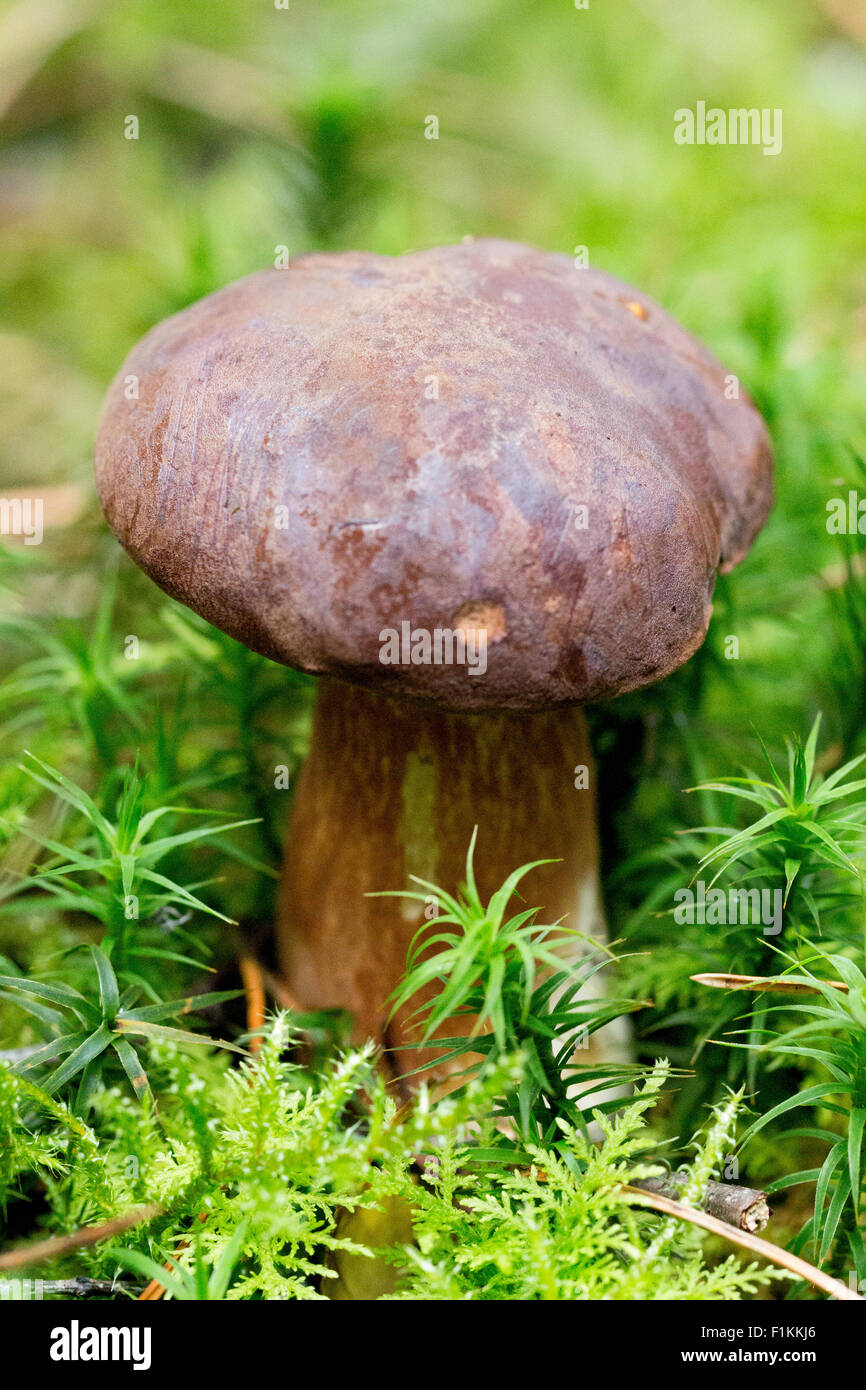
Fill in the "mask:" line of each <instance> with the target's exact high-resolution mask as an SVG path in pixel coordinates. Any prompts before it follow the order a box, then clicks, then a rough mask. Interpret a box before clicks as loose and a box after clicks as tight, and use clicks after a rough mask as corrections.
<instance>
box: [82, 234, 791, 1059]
mask: <svg viewBox="0 0 866 1390" xmlns="http://www.w3.org/2000/svg"><path fill="white" fill-rule="evenodd" d="M131 381H132V382H134V383H135V389H134V390H131V389H130V382H131ZM96 478H97V484H98V489H99V494H100V498H101V500H102V505H103V508H104V510H105V514H106V516H107V518H108V521H109V523H110V525H111V526H112V528H113V530H114V532H115V534H116V535H117V537H118V538H119V540H120V541H121V543H122V544H123V545H124V546H125V547H126V549H127V550H128V552H129V553H130V555H131V556H132V557H133V559H134V560H135V561H136V563H137V564H138V565H140V567H141V568H142V569H143V570H144V571H145V572H146V573H147V574H148V575H150V577H151V578H152V579H153V580H155V582H156V583H157V584H158V585H159V586H160V587H161V588H162V589H164V590H165V591H166V592H167V593H169V594H171V595H172V596H173V597H174V598H176V599H179V600H181V602H183V603H185V604H187V605H188V606H189V607H190V608H192V609H194V610H195V611H196V612H197V613H200V614H201V615H203V616H204V617H205V618H206V619H208V620H209V621H210V622H212V623H214V624H216V626H217V627H220V628H222V629H223V630H224V631H225V632H227V633H230V634H231V635H232V636H233V637H235V638H237V639H238V640H239V641H241V642H244V643H246V645H247V646H248V647H250V648H252V649H253V650H254V651H257V652H261V653H263V654H264V655H265V656H268V657H270V658H272V659H273V660H274V661H278V662H284V663H286V664H287V665H290V666H294V667H297V668H300V669H301V670H304V671H308V672H314V673H316V674H318V675H319V676H321V680H320V682H319V686H318V700H317V707H316V713H315V719H314V726H313V734H312V741H311V745H310V750H309V755H308V757H307V760H306V762H305V764H304V766H303V769H302V771H301V774H300V778H299V781H298V785H297V788H296V792H295V799H294V806H293V813H292V821H291V829H290V834H289V841H288V849H287V852H286V858H285V867H284V877H283V883H282V889H281V895H280V914H279V933H278V934H279V950H280V956H281V964H282V968H283V970H284V972H285V975H286V978H287V981H288V984H289V986H290V988H291V990H292V992H293V994H294V995H295V997H296V998H297V999H298V1000H299V1001H300V1003H301V1004H302V1005H304V1006H305V1007H310V1008H318V1007H344V1008H347V1009H349V1010H351V1012H352V1013H353V1015H354V1018H355V1027H356V1033H357V1036H358V1037H367V1036H373V1037H376V1038H379V1039H380V1040H384V1041H386V1042H387V1043H388V1044H389V1045H390V1046H391V1047H393V1048H394V1050H395V1054H396V1055H395V1064H396V1066H398V1067H400V1066H403V1065H405V1064H406V1062H407V1061H408V1063H409V1064H410V1065H415V1064H416V1061H415V1055H414V1054H406V1053H404V1054H402V1055H401V1053H400V1047H401V1044H402V1042H403V1041H404V1039H405V1027H406V1023H405V1019H402V1018H398V1019H397V1020H396V1022H395V1023H394V1024H393V1025H392V1027H391V1029H390V1031H389V1029H388V1027H387V1023H386V1020H387V1005H386V1000H387V997H388V995H389V993H390V992H391V990H392V989H393V988H394V986H395V985H396V983H397V982H398V980H399V978H400V976H401V974H402V971H403V969H404V965H405V959H406V950H407V946H408V943H409V941H410V940H411V938H412V936H413V934H414V933H415V932H416V930H417V929H418V927H419V925H422V924H423V921H424V907H423V905H418V904H415V903H412V904H407V903H406V902H405V901H404V900H402V899H396V898H375V897H370V896H368V895H369V894H371V893H375V892H377V891H378V890H383V889H391V888H394V887H395V886H396V887H399V886H401V885H402V884H404V883H405V882H406V880H407V876H408V875H410V874H414V875H417V876H418V877H420V878H422V879H426V880H428V881H431V882H435V883H438V884H441V885H443V886H445V887H447V888H449V889H450V890H454V889H455V888H456V887H457V885H458V883H459V881H460V879H461V877H462V873H463V868H464V861H465V855H466V850H467V845H468V843H469V840H470V837H471V834H472V830H473V827H474V826H476V825H477V826H478V841H477V854H476V868H477V875H478V880H479V888H480V890H481V892H482V894H484V893H490V892H492V891H493V890H494V889H495V888H496V887H498V886H499V884H500V883H501V882H502V880H503V879H504V878H505V876H506V875H507V873H508V872H510V871H511V870H512V869H513V868H515V866H517V865H518V864H521V863H523V862H525V861H527V860H529V859H542V858H544V859H549V858H553V859H557V860H558V861H559V862H558V863H556V864H549V865H547V866H545V867H544V868H542V869H539V870H538V871H537V872H536V874H535V877H534V882H533V890H532V901H533V902H534V903H536V902H537V903H538V904H539V905H540V906H541V907H542V909H543V911H544V913H545V915H546V917H547V919H548V920H552V919H555V918H562V919H563V922H564V925H566V926H570V927H573V928H576V929H578V930H579V931H581V932H582V933H585V934H588V935H591V936H595V937H599V938H601V937H603V934H604V926H603V915H602V907H601V898H600V892H599V879H598V845H597V830H596V818H595V787H594V777H595V774H594V770H593V762H592V753H591V749H590V743H589V738H588V734H587V726H586V721H585V718H584V714H583V711H582V708H581V707H582V706H583V705H584V704H586V703H587V702H591V701H599V700H606V699H609V698H611V697H612V696H615V695H618V694H620V693H622V692H624V691H628V690H634V689H636V688H638V687H640V686H644V685H647V684H649V683H651V682H653V681H657V680H660V679H661V678H662V677H663V676H666V675H667V674H668V673H669V672H671V671H673V670H674V669H675V668H676V667H678V666H679V665H681V663H683V662H684V661H686V660H687V659H688V658H689V657H690V656H691V655H692V653H693V652H694V651H695V650H696V648H697V647H698V646H699V645H700V644H701V642H702V641H703V638H704V635H705V633H706V629H707V624H708V621H709V617H710V612H711V596H712V591H713V585H714V581H715V578H716V574H717V573H718V572H719V571H720V570H721V571H723V572H724V571H727V570H730V569H731V568H732V567H733V566H734V565H736V564H737V563H738V562H739V561H740V560H741V559H742V558H743V556H744V555H745V553H746V551H747V550H748V548H749V546H750V544H751V542H752V540H753V539H754V537H755V535H756V534H757V532H758V531H759V530H760V528H761V526H762V525H763V522H764V520H765V519H766V516H767V513H768V511H769V508H770V505H771V501H772V465H771V454H770V448H769V443H768V438H767V433H766V429H765V427H764V423H763V421H762V420H761V417H760V416H759V414H758V413H757V411H756V410H755V408H754V406H753V405H752V403H751V402H750V400H749V399H748V398H747V396H746V395H745V393H744V392H742V391H740V390H739V387H738V383H737V381H736V378H735V377H731V376H729V375H726V373H725V371H724V369H723V368H722V367H721V366H720V365H719V363H718V362H717V361H716V360H715V358H714V357H713V356H712V355H711V354H710V353H709V352H708V351H707V350H706V349H705V348H704V347H703V346H702V345H701V344H700V343H699V342H697V341H696V340H695V339H694V338H693V337H691V336H690V335H689V334H688V333H686V332H685V330H684V329H682V328H681V327H680V326H679V325H678V324H677V323H676V322H675V321H674V320H673V319H672V318H670V317H669V315H668V314H666V313H665V312H664V311H663V310H662V309H661V308H660V307H659V306H658V305H657V304H656V303H654V302H653V301H652V300H651V299H649V298H648V297H647V296H646V295H643V294H641V293H639V292H638V291H637V290H635V289H633V288H631V287H630V286H627V285H625V284H622V283H621V282H620V281H618V280H616V279H614V278H613V277H611V276H609V275H606V274H603V273H602V272H600V271H597V270H594V269H589V268H585V267H582V266H580V267H578V266H576V265H575V264H574V263H573V262H572V261H571V260H570V259H569V258H568V257H566V256H563V255H556V254H550V253H547V252H543V251H539V250H535V249H533V248H531V247H527V246H522V245H516V244H513V243H510V242H506V241H498V240H477V241H473V240H470V241H467V242H464V243H462V244H460V245H457V246H448V247H442V248H437V249H434V250H429V251H421V252H413V253H411V254H407V255H404V256H400V257H397V258H391V257H387V256H379V255H373V254H367V253H360V252H358V253H356V252H347V253H339V254H318V253H316V254H311V255H306V256H301V257H299V258H298V259H296V260H294V261H292V262H291V263H290V264H289V266H288V267H287V268H285V269H280V270H277V269H274V270H265V271H261V272H259V273H257V274H254V275H250V276H248V277H246V278H245V279H243V280H240V281H238V282H237V283H236V284H232V285H229V286H228V287H227V288H225V289H223V290H220V291H218V292H217V293H215V294H211V295H209V296H208V297H207V298H206V299H203V300H201V301H200V302H199V303H196V304H193V305H191V306H190V307H189V308H187V309H184V310H183V311H182V312H181V313H179V314H176V315H175V316H174V317H172V318H170V319H168V320H166V321H165V322H164V323H161V324H159V325H158V326H157V327H156V328H155V329H153V330H152V332H150V333H149V334H148V335H147V336H146V337H145V338H144V339H143V340H142V341H141V342H140V343H139V344H138V346H137V347H135V348H134V349H133V351H132V353H131V354H130V356H129V357H128V359H127V361H126V362H125V364H124V365H123V367H122V368H121V370H120V373H119V374H118V377H117V378H116V379H115V381H114V383H113V385H112V386H111V388H110V390H109V393H108V397H107V400H106V403H105V407H104V410H103V414H102V418H101V423H100V426H99V433H98V439H97V444H96ZM437 634H438V636H437ZM437 643H438V645H437Z"/></svg>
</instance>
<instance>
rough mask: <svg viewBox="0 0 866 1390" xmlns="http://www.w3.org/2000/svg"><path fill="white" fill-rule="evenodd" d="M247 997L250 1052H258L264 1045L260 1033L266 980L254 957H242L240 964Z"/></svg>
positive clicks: (262, 1025) (263, 1016)
mask: <svg viewBox="0 0 866 1390" xmlns="http://www.w3.org/2000/svg"><path fill="white" fill-rule="evenodd" d="M238 964H239V966H240V972H241V981H242V982H243V987H244V993H245V994H246V997H247V1032H248V1033H250V1034H252V1037H251V1038H250V1044H249V1048H250V1052H258V1051H259V1049H260V1048H261V1045H262V1041H263V1040H262V1036H261V1032H260V1031H259V1030H260V1029H262V1028H263V1027H264V1024H265V980H264V974H263V972H262V967H261V966H260V965H259V963H258V961H257V960H256V959H255V957H254V956H246V955H244V956H241V957H240V960H239V962H238Z"/></svg>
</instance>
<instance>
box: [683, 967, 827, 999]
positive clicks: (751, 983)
mask: <svg viewBox="0 0 866 1390" xmlns="http://www.w3.org/2000/svg"><path fill="white" fill-rule="evenodd" d="M691 978H692V979H693V980H694V982H695V984H697V985H709V987H710V989H749V990H752V991H754V992H755V993H759V994H820V993H821V991H820V990H819V989H818V988H817V986H816V985H806V984H801V983H800V982H799V981H798V980H786V979H785V978H784V976H778V975H728V974H725V972H724V971H719V972H718V973H716V972H714V971H710V972H708V973H707V974H706V975H692V977H691ZM821 984H822V985H829V987H830V989H838V991H839V993H840V994H847V993H848V986H847V985H844V984H842V982H841V981H840V980H822V981H821Z"/></svg>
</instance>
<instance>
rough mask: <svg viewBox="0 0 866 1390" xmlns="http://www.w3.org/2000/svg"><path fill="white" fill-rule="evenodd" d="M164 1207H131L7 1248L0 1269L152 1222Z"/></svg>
mask: <svg viewBox="0 0 866 1390" xmlns="http://www.w3.org/2000/svg"><path fill="white" fill-rule="evenodd" d="M162 1211H163V1208H162V1207H161V1206H159V1205H158V1204H157V1203H155V1202H154V1203H151V1204H150V1205H149V1206H146V1207H134V1208H133V1210H132V1211H128V1212H126V1213H125V1215H123V1216H115V1217H114V1218H113V1220H111V1221H104V1222H103V1223H102V1224H101V1225H99V1226H82V1227H81V1229H80V1230H78V1231H72V1232H70V1234H69V1235H68V1236H51V1237H50V1239H48V1240H38V1241H36V1242H35V1243H34V1244H33V1245H22V1246H19V1248H18V1249H17V1250H7V1251H6V1253H5V1254H4V1255H0V1270H4V1269H26V1268H27V1267H28V1266H29V1265H32V1264H40V1263H41V1262H42V1261H43V1260H54V1259H57V1258H58V1256H60V1255H68V1254H69V1252H70V1251H71V1250H81V1249H82V1248H83V1247H84V1246H86V1245H96V1244H97V1243H98V1242H99V1241H100V1240H108V1238H109V1237H110V1236H116V1235H119V1234H120V1233H121V1231H128V1230H129V1229H130V1227H131V1226H138V1225H140V1224H141V1222H143V1221H152V1220H153V1218H154V1217H155V1216H161V1215H162Z"/></svg>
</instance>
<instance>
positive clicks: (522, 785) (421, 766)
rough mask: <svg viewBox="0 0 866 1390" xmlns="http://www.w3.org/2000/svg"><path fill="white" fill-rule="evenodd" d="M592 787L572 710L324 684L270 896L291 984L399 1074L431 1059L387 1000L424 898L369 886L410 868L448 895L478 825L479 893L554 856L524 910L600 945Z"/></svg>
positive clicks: (420, 919)
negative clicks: (344, 1016)
mask: <svg viewBox="0 0 866 1390" xmlns="http://www.w3.org/2000/svg"><path fill="white" fill-rule="evenodd" d="M594 784H595V769H594V765H593V761H592V753H591V749H590V743H589V733H588V729H587V725H586V719H585V716H584V714H583V711H582V709H580V708H579V707H578V706H566V707H564V708H561V709H557V710H551V711H544V712H541V713H532V714H522V713H493V714H491V713H486V714H480V715H478V714H476V715H464V714H453V713H448V712H445V711H442V710H438V709H435V708H432V707H427V706H423V705H420V704H416V703H414V702H412V703H405V702H401V703H398V702H397V701H394V700H391V699H389V698H385V697H383V696H380V695H372V694H370V693H369V692H367V691H364V690H361V689H359V688H357V687H354V686H349V685H345V684H343V683H341V682H338V681H335V680H329V679H322V680H321V681H320V682H319V695H318V703H317V707H316V713H315V719H314V724H313V734H312V740H311V744H310V750H309V754H308V757H307V760H306V762H305V763H304V766H303V769H302V771H301V774H300V778H299V781H298V786H297V791H296V795H295V804H294V809H293V814H292V822H291V829H290V834H289V842H288V848H287V851H286V858H285V866H284V874H283V881H282V887H281V894H280V913H279V927H278V936H279V941H278V945H279V953H280V965H281V968H282V971H283V973H284V976H285V978H286V981H287V983H288V986H289V988H290V989H291V991H292V994H293V995H294V996H295V998H296V999H297V1000H298V1002H299V1003H300V1004H301V1006H302V1007H304V1008H309V1009H317V1008H343V1009H348V1010H350V1011H351V1013H352V1014H353V1016H354V1021H355V1028H354V1036H355V1038H356V1039H357V1040H359V1041H360V1040H362V1039H365V1038H368V1037H372V1038H375V1039H376V1040H377V1041H379V1042H381V1043H384V1044H385V1045H386V1046H387V1047H389V1048H391V1049H393V1051H392V1052H390V1053H389V1063H390V1066H391V1068H393V1070H394V1071H395V1072H396V1073H397V1074H401V1073H402V1072H405V1071H411V1070H413V1069H414V1068H416V1067H418V1066H419V1064H420V1063H421V1062H422V1061H423V1062H427V1061H429V1060H431V1059H432V1057H433V1056H435V1052H433V1053H429V1054H425V1053H422V1052H419V1051H417V1050H415V1049H412V1050H402V1049H401V1043H402V1042H403V1041H405V1040H406V1039H407V1038H411V1037H412V1036H413V1035H412V1034H411V1033H410V1032H408V1031H407V1026H406V1022H405V1019H404V1018H402V1017H401V1016H400V1015H398V1016H397V1018H396V1019H394V1020H392V1022H391V1023H390V1024H389V1023H388V1008H387V1005H386V1000H387V998H388V995H389V994H390V993H391V991H392V990H393V989H394V987H395V986H396V984H397V983H398V981H399V980H400V978H401V976H402V975H403V972H404V969H405V964H406V952H407V949H408V947H409V943H410V941H411V940H412V937H413V936H414V934H415V932H416V931H417V930H418V928H419V927H420V926H422V925H423V923H424V912H425V907H424V904H422V903H417V902H414V901H410V900H406V899H402V898H370V897H367V896H366V895H367V894H368V893H376V892H381V891H383V890H388V889H400V888H404V887H405V888H411V887H415V886H416V885H414V884H411V883H410V882H409V875H410V874H414V875H416V876H417V877H418V878H422V879H425V880H427V881H428V882H430V883H434V884H436V885H437V886H440V887H442V888H445V889H447V890H448V891H449V892H451V893H454V892H455V891H456V890H457V888H458V886H459V884H460V883H461V882H462V881H463V880H464V878H465V862H466V851H467V849H468V846H469V841H470V838H471V836H472V831H473V828H474V827H475V826H476V825H477V826H478V840H477V844H476V849H475V860H474V863H475V873H476V877H477V881H478V888H479V892H480V894H481V896H482V899H484V900H485V901H486V900H487V898H488V897H489V896H490V894H492V893H493V892H494V891H495V890H496V889H497V888H498V887H499V886H500V884H501V883H502V881H503V879H505V877H506V876H507V875H508V874H509V873H510V872H511V871H512V870H513V869H515V868H517V867H518V866H519V865H521V864H525V863H526V862H527V861H528V860H532V859H558V860H560V861H561V862H560V863H556V864H549V865H545V866H543V867H542V868H539V869H535V870H533V872H532V873H531V874H530V875H529V876H528V877H527V879H526V880H525V881H524V884H523V885H522V892H523V893H524V894H525V905H526V906H538V907H539V908H540V913H539V919H538V920H539V921H545V920H546V921H554V920H556V919H558V918H563V919H564V925H566V926H568V927H573V928H576V929H577V930H579V931H581V932H583V933H585V934H587V935H592V936H594V937H595V938H597V939H599V940H604V939H605V928H604V919H603V913H602V906H601V895H600V889H599V875H598V839H597V831H596V810H595V785H594ZM515 901H517V900H515ZM514 910H515V911H516V910H517V907H515V909H514ZM414 1002H415V1003H417V1001H414ZM413 1006H414V1005H413ZM413 1006H410V1008H411V1007H413ZM450 1031H453V1029H452V1030H450ZM605 1031H607V1030H605Z"/></svg>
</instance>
